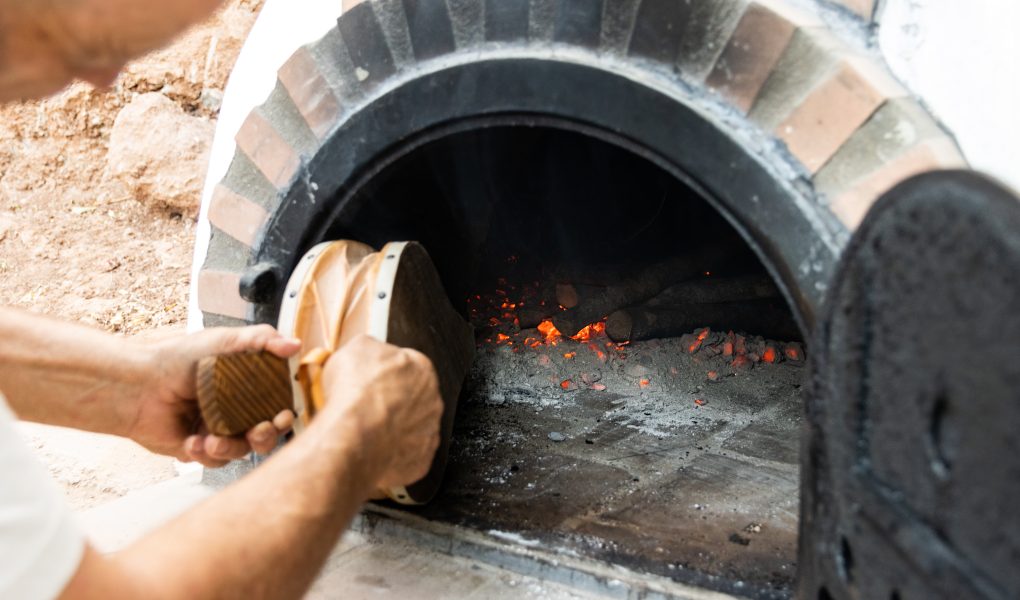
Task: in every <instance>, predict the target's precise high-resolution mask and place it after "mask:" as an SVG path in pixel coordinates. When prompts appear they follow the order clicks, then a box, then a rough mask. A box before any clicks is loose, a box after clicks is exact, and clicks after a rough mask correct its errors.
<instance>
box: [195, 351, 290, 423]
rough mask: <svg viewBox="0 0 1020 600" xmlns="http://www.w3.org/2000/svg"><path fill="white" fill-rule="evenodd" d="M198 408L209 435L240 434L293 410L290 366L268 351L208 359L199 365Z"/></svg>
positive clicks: (204, 359) (285, 360) (201, 361)
mask: <svg viewBox="0 0 1020 600" xmlns="http://www.w3.org/2000/svg"><path fill="white" fill-rule="evenodd" d="M197 385H198V389H197V392H198V407H199V409H200V410H201V412H202V419H203V420H204V421H205V424H206V427H207V428H208V429H209V431H210V433H213V434H216V435H224V436H228V435H239V434H243V433H244V432H246V431H248V430H249V429H251V428H252V427H254V426H255V425H258V424H259V423H261V422H262V421H272V420H273V417H275V416H276V415H277V414H279V413H280V411H282V410H287V409H289V410H294V396H293V392H292V391H291V385H290V366H289V365H288V361H287V359H285V358H280V357H278V356H276V355H275V354H271V353H269V352H265V351H262V352H250V353H240V354H226V355H223V356H209V357H206V358H203V359H202V360H200V361H199V363H198V373H197Z"/></svg>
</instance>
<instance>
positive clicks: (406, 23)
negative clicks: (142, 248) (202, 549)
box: [197, 0, 963, 324]
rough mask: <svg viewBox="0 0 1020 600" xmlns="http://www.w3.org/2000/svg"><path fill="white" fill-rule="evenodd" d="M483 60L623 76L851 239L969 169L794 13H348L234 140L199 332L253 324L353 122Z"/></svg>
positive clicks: (832, 39) (552, 9) (844, 48)
mask: <svg viewBox="0 0 1020 600" xmlns="http://www.w3.org/2000/svg"><path fill="white" fill-rule="evenodd" d="M851 4H853V3H851ZM856 4H862V3H856ZM856 4H855V6H856ZM487 50H491V51H496V52H502V51H509V52H514V51H516V50H520V51H533V50H534V51H541V52H544V56H547V57H548V58H549V59H550V60H556V58H557V57H558V56H560V57H563V59H564V60H574V59H576V58H577V57H583V58H584V59H585V60H591V61H594V62H596V63H598V62H599V61H601V62H604V63H606V64H607V65H615V66H618V65H620V64H621V63H624V64H625V66H627V68H630V69H632V70H633V73H634V74H635V76H636V77H643V76H647V77H648V78H649V79H650V85H652V86H657V87H660V88H661V87H665V88H672V89H673V90H674V91H676V92H677V93H682V94H683V95H684V97H685V98H687V99H689V100H690V101H691V102H692V103H696V104H699V106H698V107H696V108H697V109H699V110H704V111H707V112H709V113H711V114H712V115H713V117H712V118H713V119H714V120H715V122H716V123H719V124H721V125H720V126H722V127H725V128H728V131H729V133H730V134H731V135H732V136H733V137H735V138H740V139H744V140H749V142H746V143H748V145H755V144H758V145H760V146H761V148H759V149H757V150H752V151H756V152H758V153H759V154H760V155H761V160H763V161H764V162H770V163H773V164H774V165H776V167H777V168H776V170H775V176H776V178H777V179H785V181H781V182H780V183H781V184H782V185H786V186H789V187H791V188H793V189H800V190H806V191H805V192H804V194H805V195H806V196H807V197H808V199H809V201H810V202H812V203H814V204H815V205H816V208H817V209H818V210H819V211H820V212H821V213H828V214H829V215H830V216H833V217H834V219H833V222H834V223H835V226H834V227H835V228H836V229H841V230H842V231H843V233H842V236H843V237H844V238H845V234H846V233H847V232H849V231H852V230H854V229H855V228H856V227H857V225H858V223H859V222H860V220H861V218H862V217H863V215H864V213H865V212H866V211H867V209H868V207H869V206H870V205H871V203H873V202H874V201H875V200H876V199H877V197H878V196H879V195H880V194H881V193H882V192H883V191H885V190H886V189H888V188H889V187H891V186H892V185H894V184H895V183H897V182H898V181H900V180H902V179H904V178H906V177H907V176H909V175H911V174H913V173H916V172H918V171H921V170H927V169H930V168H936V167H951V166H959V165H962V164H963V159H962V157H961V154H960V152H959V150H958V149H957V147H956V145H955V143H954V142H953V140H952V139H951V138H950V137H949V136H948V135H947V134H946V133H945V132H944V131H943V130H942V129H941V128H940V126H939V125H938V123H937V122H936V121H935V120H934V119H933V118H932V117H931V116H930V115H929V114H928V113H927V112H926V111H925V110H924V109H923V108H922V107H921V106H920V105H919V104H918V103H917V102H916V101H915V100H913V99H912V98H911V97H909V95H908V94H907V92H906V91H905V90H904V89H903V88H902V87H901V86H900V85H899V84H898V83H897V82H896V81H895V80H894V79H893V77H892V76H891V75H890V74H889V73H888V71H887V70H886V68H885V66H884V64H883V63H882V62H881V59H879V58H876V56H874V55H871V54H869V53H868V52H866V51H861V50H857V49H855V48H854V47H853V46H852V44H851V43H849V42H847V41H845V40H843V39H842V38H841V37H840V36H839V35H837V34H836V33H834V32H833V31H832V30H830V29H829V28H828V27H827V26H826V25H825V24H824V23H823V22H822V21H821V20H819V18H818V17H817V16H816V15H813V14H811V13H807V12H804V11H802V10H800V9H798V8H796V7H795V6H794V4H793V3H792V2H790V1H784V0H711V1H705V2H691V3H686V2H675V1H669V0H620V1H609V0H603V1H602V2H591V1H590V0H531V1H530V2H529V1H527V0H448V1H447V2H443V1H441V0H419V1H413V0H372V1H365V2H356V1H351V0H345V1H344V14H343V16H341V18H340V19H339V20H338V24H337V26H336V27H335V28H333V29H332V30H331V31H329V33H327V34H326V35H325V36H324V37H323V38H322V39H320V40H318V41H316V42H313V43H311V44H308V45H306V46H304V47H302V48H301V49H299V50H298V51H297V52H296V53H295V54H294V55H293V56H292V57H291V58H290V60H288V61H287V63H286V64H284V66H283V67H282V68H281V69H280V71H279V73H278V82H277V86H276V88H275V89H274V91H273V92H272V94H271V95H270V97H269V98H268V100H267V101H266V102H265V103H264V104H263V105H262V106H260V107H258V108H256V109H255V110H254V111H252V113H251V114H250V115H249V117H248V118H247V120H246V121H245V122H244V124H243V125H242V126H241V128H240V130H239V131H238V133H237V136H236V142H237V150H236V153H235V156H234V159H233V162H232V164H231V166H230V168H229V170H228V172H227V174H226V176H225V177H224V178H223V180H222V181H221V182H220V184H219V185H217V186H216V189H215V191H214V193H213V195H212V197H211V200H210V202H209V206H208V218H209V221H210V223H211V225H212V227H213V235H212V239H211V242H210V247H209V253H208V256H207V259H206V263H205V265H204V267H203V269H202V271H201V273H200V275H199V279H198V282H197V285H198V286H199V287H198V301H199V307H200V308H201V309H202V311H203V312H204V313H205V315H206V324H213V323H235V322H239V321H242V320H250V319H252V317H253V314H254V313H253V312H252V305H251V304H250V303H249V302H248V301H247V300H245V299H244V298H242V297H241V295H240V293H239V291H238V289H239V286H240V284H241V280H242V277H243V275H244V273H245V270H246V269H248V268H249V267H250V266H251V264H250V263H251V262H252V260H253V248H254V247H256V246H258V244H259V243H260V241H261V237H262V236H264V235H266V229H267V224H268V223H269V222H270V221H271V219H272V218H273V215H274V214H275V213H276V212H277V211H278V210H280V206H281V202H283V200H284V199H285V198H286V197H287V195H288V194H293V193H294V190H295V189H296V188H300V187H301V185H300V184H301V179H302V178H306V179H307V177H308V173H307V169H305V168H304V166H305V165H306V164H307V163H308V161H309V160H311V159H312V158H313V157H315V156H316V155H317V154H318V153H320V151H321V148H322V147H323V145H324V144H325V143H326V142H327V141H328V140H330V139H331V136H333V135H334V134H335V132H336V130H337V129H338V128H339V127H341V126H342V125H343V124H344V123H345V122H346V121H347V120H349V118H350V117H351V115H353V114H356V113H357V112H358V111H359V110H360V109H361V108H362V107H364V106H365V105H366V104H368V103H370V102H373V101H377V100H378V99H379V98H380V97H384V96H385V94H386V93H387V91H388V90H390V89H391V88H393V87H394V86H396V85H399V83H400V82H402V81H407V80H408V79H410V78H413V77H415V76H416V75H417V74H419V73H420V72H422V71H423V70H426V69H428V68H429V66H430V65H431V66H432V67H435V68H438V66H442V65H443V64H444V62H446V63H450V62H457V61H464V60H470V58H471V56H472V55H473V54H474V53H479V54H481V53H484V52H486V51H487ZM350 143H357V141H355V140H352V141H351V142H350ZM305 183H306V184H307V182H305ZM306 191H307V190H306ZM836 235H837V237H838V236H839V235H840V234H839V232H838V231H837V232H836ZM826 268H827V267H826ZM279 276H280V274H277V277H279ZM249 277H251V274H250V273H249ZM256 283H257V282H256ZM247 284H248V287H249V288H251V287H252V285H254V284H253V282H251V281H249V282H247Z"/></svg>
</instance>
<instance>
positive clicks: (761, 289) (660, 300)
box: [644, 275, 780, 308]
mask: <svg viewBox="0 0 1020 600" xmlns="http://www.w3.org/2000/svg"><path fill="white" fill-rule="evenodd" d="M779 297H780V293H779V288H778V287H776V284H775V282H774V281H773V280H772V278H771V277H769V276H768V275H743V276H739V277H705V278H699V279H692V280H690V281H683V282H680V283H677V284H674V285H671V286H669V287H668V288H666V289H664V290H662V292H661V293H659V294H658V295H656V296H655V297H654V298H652V299H651V300H649V301H648V302H645V304H644V306H645V307H647V308H669V307H671V306H673V305H677V304H715V303H718V302H741V301H746V300H767V299H775V298H779Z"/></svg>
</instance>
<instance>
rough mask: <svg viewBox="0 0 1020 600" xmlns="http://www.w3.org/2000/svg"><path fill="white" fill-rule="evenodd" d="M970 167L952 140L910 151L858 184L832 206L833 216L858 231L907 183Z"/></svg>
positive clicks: (929, 143)
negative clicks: (878, 203)
mask: <svg viewBox="0 0 1020 600" xmlns="http://www.w3.org/2000/svg"><path fill="white" fill-rule="evenodd" d="M964 166H966V160H965V159H964V158H963V156H961V155H960V152H959V149H958V148H957V147H956V144H954V143H953V141H952V140H950V139H949V138H936V139H930V140H927V141H925V142H922V143H920V144H918V145H916V146H914V147H913V148H910V149H909V150H906V151H905V152H903V153H902V154H900V155H899V156H897V157H896V158H894V159H892V160H891V161H889V162H888V163H886V164H885V166H883V167H882V168H881V169H879V170H877V171H874V172H872V173H871V174H869V175H866V176H864V177H862V178H861V179H859V180H857V181H856V182H855V183H854V184H853V185H852V187H851V188H850V189H848V190H846V191H844V192H842V193H841V194H840V195H839V196H837V197H836V198H835V199H833V201H832V203H831V204H830V208H831V209H832V212H833V213H835V214H836V216H837V217H839V220H841V221H843V223H844V224H845V225H846V226H847V227H848V228H849V229H850V230H854V229H857V226H858V225H860V224H861V221H862V220H863V219H864V216H865V215H866V214H867V212H868V209H870V208H871V205H872V204H874V203H875V202H876V201H877V200H878V199H879V197H881V196H882V194H884V193H885V192H887V191H889V190H890V189H892V188H893V187H894V186H896V185H897V184H898V183H900V182H902V181H903V180H905V179H907V178H909V177H911V176H913V175H917V174H919V173H923V172H926V171H932V170H935V169H951V168H959V167H964Z"/></svg>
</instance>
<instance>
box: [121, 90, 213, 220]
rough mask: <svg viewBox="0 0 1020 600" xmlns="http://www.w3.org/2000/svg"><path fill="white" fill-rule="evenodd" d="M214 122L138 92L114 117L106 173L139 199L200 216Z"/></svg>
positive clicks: (153, 96)
mask: <svg viewBox="0 0 1020 600" xmlns="http://www.w3.org/2000/svg"><path fill="white" fill-rule="evenodd" d="M213 130H214V125H213V124H212V123H211V122H209V121H208V120H206V119H203V118H200V117H193V116H190V115H188V114H186V113H185V112H184V111H183V110H181V109H180V108H179V107H178V106H177V105H176V104H174V102H172V101H171V100H170V99H168V98H167V97H166V96H164V95H162V94H159V93H148V94H141V95H139V96H138V97H136V98H135V99H134V100H132V101H131V102H130V103H129V104H128V105H127V106H125V107H124V108H123V109H122V110H121V111H120V114H118V115H117V119H116V120H115V121H114V124H113V130H112V132H111V134H110V148H109V152H108V153H107V157H106V176H107V177H108V178H110V179H113V180H117V181H119V182H121V183H122V184H123V185H124V186H125V187H126V188H127V191H128V193H130V194H132V195H134V196H135V197H136V198H137V199H138V200H139V201H140V202H143V203H146V204H150V205H153V206H155V207H157V208H165V209H169V210H171V211H173V212H179V213H181V214H182V215H187V216H189V217H194V216H196V215H197V214H198V206H199V200H200V197H201V190H202V184H203V182H204V178H205V170H206V167H207V163H208V160H209V147H210V145H211V144H212V138H213Z"/></svg>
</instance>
